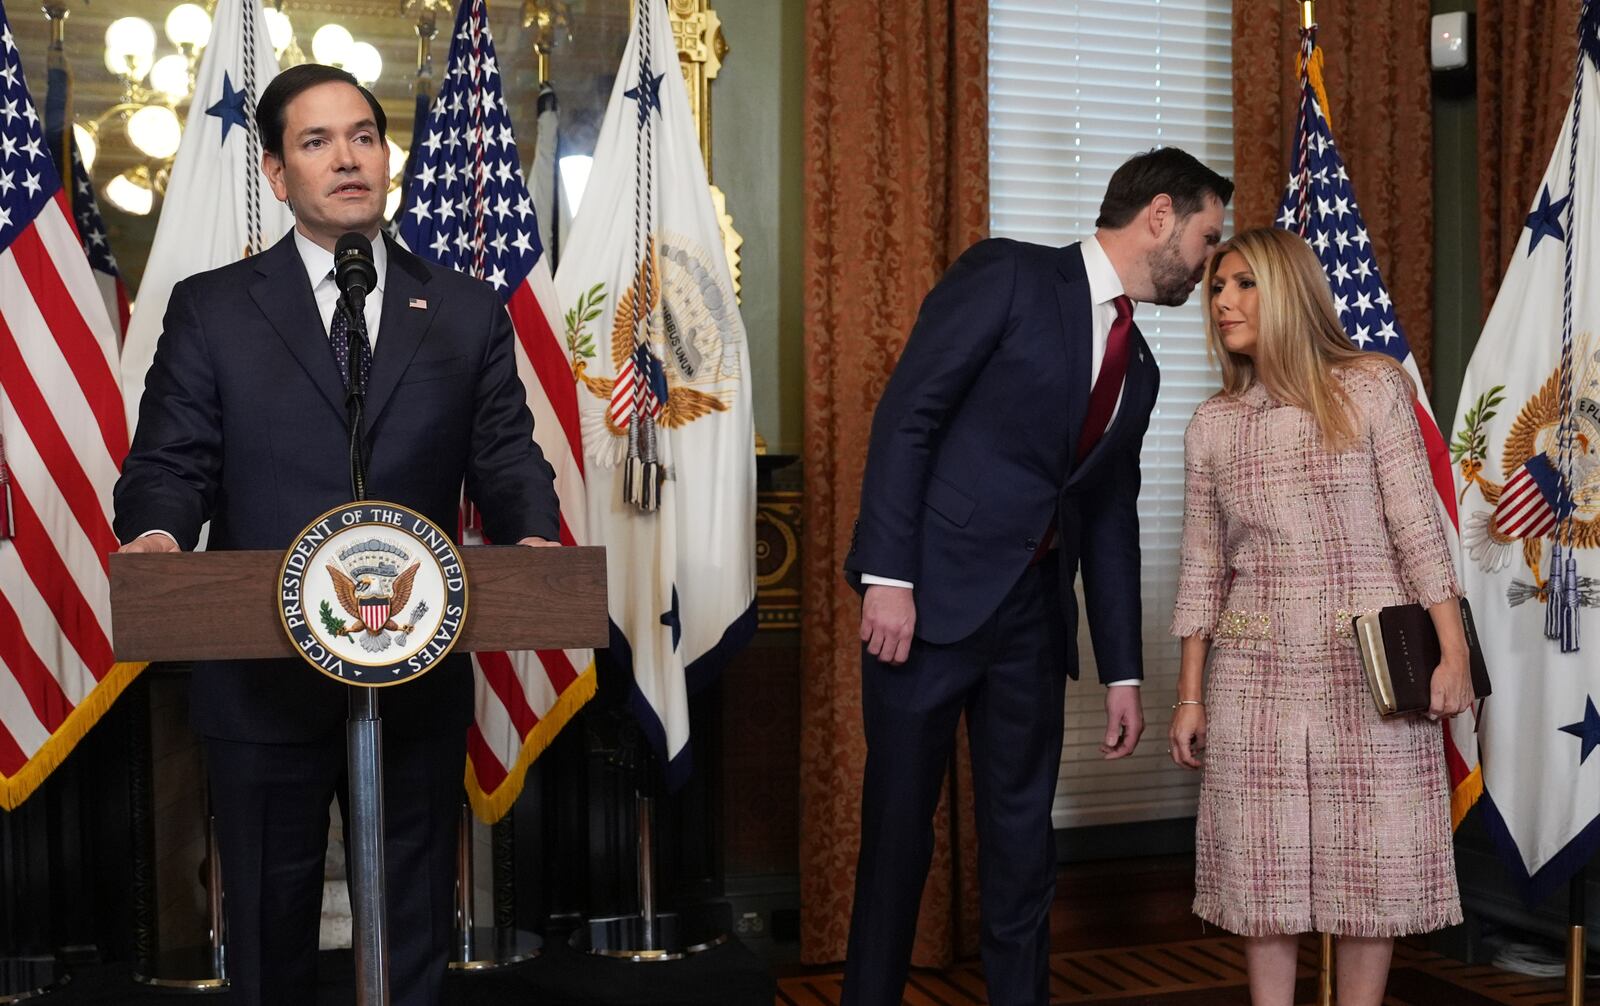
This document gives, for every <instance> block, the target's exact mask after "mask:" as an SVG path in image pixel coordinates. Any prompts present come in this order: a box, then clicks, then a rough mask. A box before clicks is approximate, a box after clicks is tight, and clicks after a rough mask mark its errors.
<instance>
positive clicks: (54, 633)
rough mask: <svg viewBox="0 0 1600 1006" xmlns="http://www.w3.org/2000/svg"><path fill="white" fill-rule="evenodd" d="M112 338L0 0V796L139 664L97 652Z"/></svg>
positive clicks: (112, 457) (113, 384)
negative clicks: (128, 662) (117, 659)
mask: <svg viewBox="0 0 1600 1006" xmlns="http://www.w3.org/2000/svg"><path fill="white" fill-rule="evenodd" d="M127 452H128V428H127V425H126V423H125V422H124V421H123V415H122V392H121V390H120V389H119V388H118V386H117V339H116V333H115V332H114V331H113V329H112V327H111V319H110V318H109V317H108V316H107V314H106V308H105V302H104V301H103V300H101V298H100V291H99V289H98V288H97V287H96V286H95V281H94V276H93V274H92V273H91V272H90V270H89V260H88V259H87V258H85V257H84V253H83V248H82V247H81V246H80V245H79V244H78V238H77V236H76V235H75V234H74V233H73V230H72V220H71V217H70V216H69V215H68V209H67V200H66V193H65V191H64V190H63V188H62V184H61V178H60V176H59V175H57V173H56V168H55V164H54V163H53V162H52V160H51V157H50V150H49V147H48V146H47V143H46V140H45V134H44V124H43V122H42V121H41V119H40V117H39V114H38V111H37V106H36V105H35V104H34V101H33V99H32V98H31V97H30V96H29V93H28V86H27V81H26V80H24V79H23V75H22V62H21V60H20V59H19V57H18V54H17V46H16V43H15V41H14V40H13V39H12V36H11V25H10V22H9V21H8V20H7V18H6V10H5V5H4V3H3V2H0V808H4V809H7V810H9V809H11V808H13V807H16V806H17V805H18V804H19V803H21V802H22V801H23V800H24V799H26V798H27V796H28V794H30V793H32V792H33V790H34V789H35V788H36V787H38V785H39V784H40V782H42V781H43V780H44V778H45V776H46V775H48V774H49V773H50V770H51V769H53V768H55V766H56V765H58V764H60V762H61V760H62V759H63V758H65V757H66V756H67V754H68V753H69V752H70V751H71V750H72V748H73V745H75V744H76V743H77V742H78V739H79V738H81V737H82V736H83V735H84V733H85V732H87V731H88V729H89V728H90V727H91V726H93V725H94V724H95V722H96V721H97V720H98V719H99V718H100V714H101V713H103V712H104V711H105V710H106V708H107V707H108V706H110V705H111V702H112V700H114V699H115V698H116V697H117V695H118V694H119V693H120V692H121V691H122V689H123V688H124V687H126V686H127V684H128V682H130V681H131V680H133V677H134V675H135V674H137V673H138V671H139V669H140V668H141V667H143V666H144V665H143V664H126V663H122V664H119V663H117V662H116V661H115V659H114V658H113V657H112V655H111V603H110V572H109V570H110V565H109V562H108V560H107V558H106V557H107V556H108V555H109V554H110V553H112V552H114V551H116V549H117V539H116V536H115V535H114V534H113V533H112V531H111V486H112V484H113V483H115V482H116V479H117V469H118V467H119V466H120V465H121V464H122V458H123V456H124V455H125V454H127Z"/></svg>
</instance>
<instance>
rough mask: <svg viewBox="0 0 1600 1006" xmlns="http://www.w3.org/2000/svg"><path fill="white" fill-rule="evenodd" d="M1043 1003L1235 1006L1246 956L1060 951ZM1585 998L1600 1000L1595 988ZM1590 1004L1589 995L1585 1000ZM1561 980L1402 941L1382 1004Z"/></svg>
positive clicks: (969, 969) (932, 997)
mask: <svg viewBox="0 0 1600 1006" xmlns="http://www.w3.org/2000/svg"><path fill="white" fill-rule="evenodd" d="M1317 956H1318V955H1317V945H1316V943H1315V941H1314V940H1313V939H1311V938H1307V939H1305V940H1304V941H1302V943H1301V947H1300V974H1301V982H1300V988H1299V995H1298V997H1297V1000H1298V1001H1299V1002H1301V1003H1307V1004H1310V1003H1315V1002H1316V974H1317ZM1050 962H1051V963H1050V996H1051V998H1050V1001H1051V1004H1052V1006H1055V1004H1068V1003H1107V1004H1112V1006H1134V1004H1150V1006H1224V1004H1226V1006H1239V1004H1243V1003H1248V1002H1249V998H1248V993H1247V992H1246V981H1245V972H1244V952H1243V948H1242V946H1241V944H1240V942H1239V941H1238V940H1237V939H1235V938H1233V937H1227V936H1218V937H1211V938H1207V939H1199V940H1186V941H1180V942H1171V943H1159V944H1151V945H1149V946H1137V947H1123V948H1118V949H1105V950H1086V951H1080V952H1069V953H1058V954H1054V955H1052V956H1051V958H1050ZM839 983H840V975H839V973H838V972H819V973H816V974H807V975H797V976H794V977H790V978H783V979H780V980H779V982H778V998H777V1003H778V1004H779V1006H836V1004H837V1003H838V1002H839ZM1589 995H1590V996H1600V983H1594V982H1592V983H1591V984H1590V988H1589ZM1586 998H1587V997H1586ZM986 1001H987V1000H986V998H985V996H984V989H983V970H982V968H981V967H979V966H978V965H977V964H975V963H974V964H965V965H960V966H958V967H956V968H953V969H951V970H950V971H945V972H936V971H917V972H913V974H912V977H911V983H910V985H909V986H908V987H907V989H906V995H905V1002H906V1003H907V1004H908V1006H981V1004H983V1003H985V1002H986ZM1565 1002H1566V994H1565V991H1564V988H1563V985H1562V982H1561V981H1560V980H1559V979H1536V978H1527V977H1524V976H1522V975H1515V974H1510V973H1508V972H1505V971H1500V970H1497V969H1495V968H1492V967H1484V966H1473V965H1467V964H1462V963H1461V962H1459V961H1455V960H1451V959H1450V958H1447V957H1441V956H1439V955H1437V954H1433V953H1429V952H1428V951H1426V950H1423V949H1420V948H1417V947H1412V946H1407V945H1405V944H1401V945H1399V946H1397V947H1396V948H1395V958H1394V968H1393V970H1392V972H1391V973H1390V978H1389V993H1388V996H1387V997H1386V998H1385V999H1384V1004H1385V1006H1562V1004H1564V1003H1565Z"/></svg>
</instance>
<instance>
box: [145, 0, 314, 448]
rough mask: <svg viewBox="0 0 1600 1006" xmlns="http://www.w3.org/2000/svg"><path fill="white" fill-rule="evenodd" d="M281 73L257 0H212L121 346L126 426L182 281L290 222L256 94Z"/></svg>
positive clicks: (239, 254) (256, 245)
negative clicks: (259, 123)
mask: <svg viewBox="0 0 1600 1006" xmlns="http://www.w3.org/2000/svg"><path fill="white" fill-rule="evenodd" d="M277 75H278V58H277V57H276V56H275V55H273V53H272V41H271V37H270V36H269V35H268V34H267V22H266V17H265V15H263V14H262V11H261V3H260V0H217V6H216V10H215V11H214V12H213V14H212V23H211V40H210V41H209V42H207V43H206V47H205V50H204V51H203V52H202V53H201V54H200V65H199V66H198V67H197V68H196V69H195V80H194V97H193V98H192V100H191V101H190V103H189V112H188V117H187V119H186V120H185V122H184V126H183V139H182V140H181V141H180V142H179V144H178V153H177V155H176V156H175V157H174V158H173V162H172V176H171V180H170V181H168V182H167V190H166V195H165V197H164V202H163V203H162V206H161V216H160V218H159V219H158V220H157V221H156V234H155V238H154V239H153V240H152V241H151V242H150V258H149V261H148V262H147V264H146V265H145V269H144V276H143V277H142V278H141V279H140V280H139V291H138V299H137V301H136V302H135V304H134V311H133V317H132V318H130V319H129V320H128V334H127V337H126V338H125V339H124V340H123V345H122V387H123V388H124V389H125V396H124V397H125V399H126V413H127V417H128V426H129V427H130V428H131V427H132V426H133V425H134V424H135V423H136V422H138V418H139V399H140V398H142V397H143V396H144V376H145V372H146V371H148V370H149V369H150V361H151V360H153V359H155V355H156V342H157V340H158V339H160V337H161V325H162V321H163V319H165V318H166V315H167V300H168V299H169V298H170V297H171V296H172V288H173V287H174V286H176V285H177V284H178V283H179V281H181V280H184V279H187V278H189V277H190V276H193V275H194V274H195V273H198V272H205V271H207V270H209V269H216V268H218V267H220V266H225V265H227V264H228V263H230V262H237V261H238V260H239V259H241V258H244V257H246V256H248V255H254V254H255V253H256V252H259V251H262V250H263V249H265V248H266V247H267V246H269V245H271V244H272V243H274V242H275V241H277V240H278V239H279V238H281V237H283V236H284V235H285V234H287V233H289V228H291V227H293V226H294V214H293V213H291V212H290V211H289V207H288V206H287V205H285V204H284V203H280V202H279V201H278V199H277V197H276V196H274V195H273V194H272V189H271V187H270V186H269V185H268V184H267V178H266V174H265V173H264V172H263V171H262V170H261V134H260V132H259V130H257V128H256V116H255V108H256V100H257V99H259V98H260V97H261V92H262V90H264V89H265V88H266V86H267V83H268V82H269V81H270V80H272V78H273V77H276V76H277Z"/></svg>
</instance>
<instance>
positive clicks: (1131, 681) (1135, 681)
mask: <svg viewBox="0 0 1600 1006" xmlns="http://www.w3.org/2000/svg"><path fill="white" fill-rule="evenodd" d="M1142 684H1144V679H1143V678H1123V679H1122V680H1121V681H1109V682H1107V683H1106V687H1107V688H1117V687H1120V686H1122V685H1132V686H1134V687H1135V688H1137V687H1139V686H1140V685H1142Z"/></svg>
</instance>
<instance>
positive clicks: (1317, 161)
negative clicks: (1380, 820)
mask: <svg viewBox="0 0 1600 1006" xmlns="http://www.w3.org/2000/svg"><path fill="white" fill-rule="evenodd" d="M1316 33H1317V29H1316V26H1315V25H1313V26H1312V27H1310V28H1309V29H1302V30H1301V32H1300V113H1299V117H1298V119H1297V121H1296V123H1295V131H1294V154H1293V159H1292V161H1291V163H1290V166H1289V184H1288V187H1287V189H1286V190H1285V193H1284V197H1283V202H1282V204H1281V205H1280V207H1279V215H1278V220H1277V224H1278V226H1279V227H1282V228H1285V229H1288V230H1292V231H1295V232H1296V233H1298V234H1299V235H1300V236H1301V237H1303V238H1305V239H1306V240H1307V241H1308V242H1310V243H1311V247H1312V248H1313V249H1314V250H1315V251H1316V253H1317V258H1318V259H1319V260H1320V261H1321V262H1322V268H1323V270H1324V272H1326V273H1327V276H1328V285H1329V287H1330V288H1331V289H1332V290H1333V304H1334V307H1335V308H1337V309H1338V311H1339V320H1340V321H1341V322H1342V323H1343V324H1344V330H1345V334H1346V335H1348V336H1349V337H1350V341H1352V342H1354V343H1355V344H1356V345H1357V346H1359V347H1361V348H1362V349H1366V350H1372V351H1376V352H1380V353H1385V354H1387V355H1389V356H1391V357H1393V358H1394V359H1396V360H1398V361H1399V362H1400V364H1401V365H1402V366H1403V367H1404V368H1405V370H1406V373H1408V374H1410V375H1411V379H1412V380H1413V381H1414V382H1415V383H1416V386H1417V389H1418V392H1417V402H1416V415H1417V425H1418V427H1419V428H1420V429H1421V431H1422V440H1423V443H1424V444H1426V445H1427V449H1428V467H1429V470H1430V472H1431V474H1432V477H1433V486H1434V490H1435V492H1436V499H1437V502H1438V505H1439V515H1440V518H1441V522H1442V523H1443V525H1444V531H1445V537H1446V539H1448V541H1449V543H1450V549H1451V551H1452V552H1453V553H1454V554H1455V555H1456V557H1457V561H1458V564H1459V559H1460V550H1461V549H1460V533H1459V527H1460V525H1459V523H1458V519H1457V515H1456V482H1455V473H1454V468H1453V467H1452V465H1451V461H1450V450H1449V447H1448V445H1447V444H1446V443H1445V437H1444V434H1443V432H1441V431H1440V429H1439V423H1438V421H1437V420H1436V419H1435V418H1434V415H1433V408H1432V406H1430V405H1429V404H1428V396H1427V393H1426V392H1424V391H1422V390H1421V389H1422V388H1423V386H1424V385H1423V383H1422V373H1421V371H1419V370H1418V369H1417V361H1416V358H1415V357H1414V356H1413V355H1412V354H1411V345H1410V344H1409V343H1408V342H1406V337H1405V333H1404V332H1402V331H1401V329H1400V319H1399V318H1398V317H1397V316H1396V315H1395V311H1394V302H1393V301H1392V300H1391V299H1390V297H1389V291H1388V289H1387V288H1386V287H1385V286H1384V284H1383V277H1382V276H1381V275H1380V274H1379V271H1378V260H1377V255H1376V253H1375V251H1374V250H1373V247H1372V241H1371V238H1370V237H1369V236H1368V234H1367V225H1366V222H1365V221H1364V220H1363V218H1362V216H1361V210H1360V209H1359V208H1358V207H1357V206H1356V197H1355V190H1354V189H1353V187H1352V186H1351V183H1350V175H1349V173H1348V172H1347V171H1346V170H1345V165H1344V159H1343V158H1342V157H1340V156H1339V148H1338V147H1337V146H1336V145H1335V144H1334V142H1333V126H1332V123H1331V122H1329V114H1328V105H1327V95H1326V92H1325V91H1324V89H1323V86H1322V50H1321V49H1319V48H1318V47H1317V44H1316V37H1317V34H1316ZM1444 745H1445V762H1446V764H1447V766H1448V767H1449V770H1450V787H1451V794H1450V814H1451V821H1452V823H1453V824H1457V825H1459V824H1460V823H1461V819H1462V818H1463V817H1465V816H1466V813H1467V811H1468V810H1470V809H1471V808H1472V805H1473V803H1474V802H1476V801H1477V799H1478V797H1479V796H1480V795H1481V794H1482V793H1483V775H1482V773H1481V772H1480V771H1479V767H1478V744H1477V714H1476V712H1473V713H1471V714H1466V713H1464V714H1462V715H1460V716H1457V717H1454V718H1452V719H1451V720H1449V721H1448V725H1447V727H1446V729H1445V737H1444Z"/></svg>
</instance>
